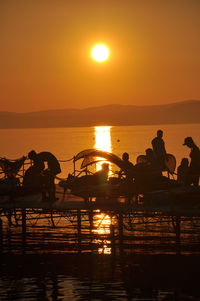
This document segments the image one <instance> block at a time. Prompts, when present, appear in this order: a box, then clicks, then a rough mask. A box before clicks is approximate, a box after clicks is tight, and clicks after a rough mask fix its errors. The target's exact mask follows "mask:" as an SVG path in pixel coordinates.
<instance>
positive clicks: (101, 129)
mask: <svg viewBox="0 0 200 301" xmlns="http://www.w3.org/2000/svg"><path fill="white" fill-rule="evenodd" d="M110 130H111V126H96V127H95V128H94V131H95V145H94V148H96V149H98V150H102V151H106V152H112V144H111V133H110ZM100 159H101V158H96V160H100ZM104 162H106V161H102V162H100V163H97V164H96V170H100V169H101V165H102V164H103V163H104ZM109 174H110V172H109ZM110 225H111V217H110V216H109V215H106V214H103V213H100V212H99V214H97V215H96V221H95V223H94V229H93V232H94V233H95V234H101V235H102V234H103V235H104V234H105V235H110ZM95 243H99V244H100V245H101V247H99V248H98V253H103V254H111V247H110V244H111V241H110V240H107V239H106V238H105V239H104V240H103V241H102V240H98V239H96V240H95Z"/></svg>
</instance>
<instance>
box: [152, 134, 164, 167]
mask: <svg viewBox="0 0 200 301" xmlns="http://www.w3.org/2000/svg"><path fill="white" fill-rule="evenodd" d="M162 137H163V131H162V130H158V131H157V137H155V138H154V139H153V140H152V141H151V144H152V147H153V152H154V156H155V159H156V161H157V162H158V163H159V164H160V166H161V167H162V169H163V168H164V167H165V158H166V155H167V152H166V149H165V142H164V140H163V139H162Z"/></svg>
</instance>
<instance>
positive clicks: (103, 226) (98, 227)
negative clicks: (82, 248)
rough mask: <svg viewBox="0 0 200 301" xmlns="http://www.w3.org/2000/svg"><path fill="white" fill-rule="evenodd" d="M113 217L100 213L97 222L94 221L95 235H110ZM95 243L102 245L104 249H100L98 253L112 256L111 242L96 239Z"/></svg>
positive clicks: (96, 217)
mask: <svg viewBox="0 0 200 301" xmlns="http://www.w3.org/2000/svg"><path fill="white" fill-rule="evenodd" d="M111 222H112V221H111V217H110V216H109V215H106V214H103V213H99V214H97V215H95V220H94V225H93V226H94V228H93V230H92V232H93V233H94V234H99V235H103V234H105V235H109V234H110V225H111ZM94 243H97V244H102V247H99V248H98V253H101V254H111V247H110V245H111V241H110V240H107V239H104V240H103V241H102V240H100V239H95V240H94Z"/></svg>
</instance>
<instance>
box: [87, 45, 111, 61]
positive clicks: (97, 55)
mask: <svg viewBox="0 0 200 301" xmlns="http://www.w3.org/2000/svg"><path fill="white" fill-rule="evenodd" d="M109 54H110V53H109V49H108V47H107V46H105V45H104V44H97V45H95V46H94V47H93V48H92V51H91V55H92V58H93V59H94V60H95V61H97V62H100V63H101V62H104V61H106V60H107V59H108V57H109Z"/></svg>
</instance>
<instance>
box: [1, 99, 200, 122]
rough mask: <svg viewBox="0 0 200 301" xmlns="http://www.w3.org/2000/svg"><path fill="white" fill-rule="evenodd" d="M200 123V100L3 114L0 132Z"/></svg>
mask: <svg viewBox="0 0 200 301" xmlns="http://www.w3.org/2000/svg"><path fill="white" fill-rule="evenodd" d="M170 123H172V124H178V123H200V100H189V101H183V102H177V103H173V104H165V105H155V106H131V105H118V104H116V105H107V106H101V107H92V108H87V109H66V110H49V111H39V112H30V113H13V112H0V128H44V127H45V128H48V127H77V126H94V125H118V126H119V125H153V124H170Z"/></svg>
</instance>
